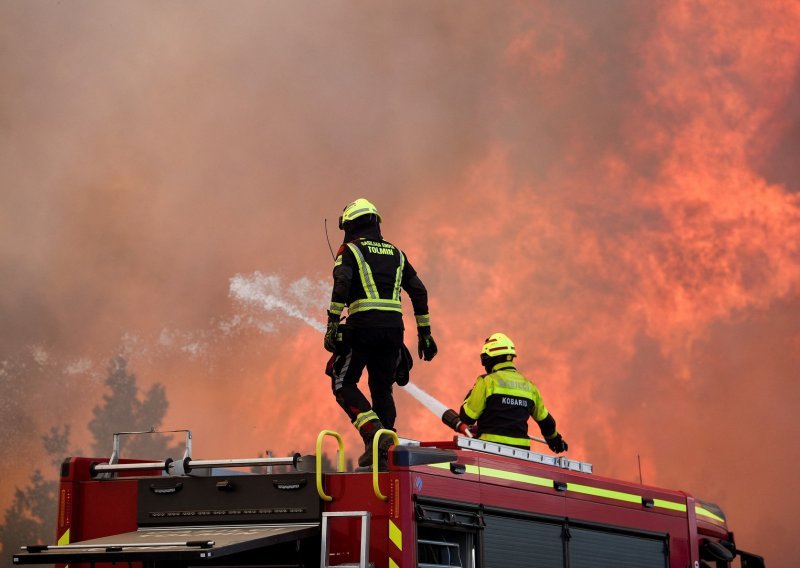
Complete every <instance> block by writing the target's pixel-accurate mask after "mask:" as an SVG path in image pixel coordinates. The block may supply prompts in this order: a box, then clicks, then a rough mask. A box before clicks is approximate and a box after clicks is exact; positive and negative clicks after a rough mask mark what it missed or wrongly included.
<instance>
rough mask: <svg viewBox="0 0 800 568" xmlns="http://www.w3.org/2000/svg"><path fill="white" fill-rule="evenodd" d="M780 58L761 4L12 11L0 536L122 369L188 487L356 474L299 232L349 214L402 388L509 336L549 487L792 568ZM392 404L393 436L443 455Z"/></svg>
mask: <svg viewBox="0 0 800 568" xmlns="http://www.w3.org/2000/svg"><path fill="white" fill-rule="evenodd" d="M798 29H800V7H798V5H797V4H796V3H791V2H783V1H780V0H774V1H764V2H759V3H738V4H737V3H733V4H731V3H728V4H726V5H724V6H720V5H719V4H718V3H715V2H709V1H704V0H681V1H677V2H676V1H672V2H648V3H642V2H634V1H624V0H618V1H613V2H603V3H597V2H588V1H580V0H572V1H568V2H554V1H546V0H541V1H537V2H527V3H515V4H510V3H501V4H496V3H466V4H465V3H463V2H450V1H445V2H437V3H433V4H432V3H428V2H416V1H412V2H408V1H404V2H382V3H377V4H376V3H372V2H361V1H347V2H345V1H339V2H328V3H323V4H320V3H313V2H305V1H300V2H291V3H275V2H271V3H263V2H248V1H244V2H237V3H236V4H235V5H227V4H221V3H216V2H204V1H200V2H197V1H195V2H191V3H189V2H171V3H168V4H165V3H161V2H152V1H143V2H136V3H126V4H119V3H111V4H109V3H106V2H99V1H94V0H83V1H77V2H69V3H61V4H49V3H48V4H45V3H31V2H25V1H22V0H10V1H6V2H4V3H3V4H2V5H0V46H2V49H0V75H1V76H2V77H3V79H2V81H0V133H2V135H1V136H0V278H1V279H2V282H3V286H2V292H0V322H2V325H0V385H2V392H3V397H2V401H0V404H2V408H1V409H0V410H2V411H1V412H0V432H2V434H3V436H4V438H5V439H6V440H7V443H5V444H4V446H3V448H2V449H0V477H2V479H3V482H2V484H1V485H0V506H2V507H6V506H7V505H8V503H10V500H11V499H12V497H13V489H14V486H15V485H21V484H24V483H25V482H26V480H27V478H28V476H29V475H30V471H31V469H32V468H33V467H36V466H38V467H43V468H44V467H46V461H45V460H44V456H43V451H42V450H40V449H39V445H40V444H39V439H40V437H41V435H42V434H44V433H46V432H47V430H48V429H49V427H50V426H53V425H58V424H62V423H69V424H71V425H72V432H73V436H74V438H75V439H74V440H73V444H74V445H75V446H76V448H80V447H83V448H87V447H89V446H90V440H89V438H88V432H86V424H87V423H88V421H89V420H90V419H91V409H92V408H93V406H95V405H97V404H99V403H100V401H101V398H102V394H103V392H104V386H103V380H104V378H105V369H106V366H107V364H108V361H109V360H110V359H111V358H112V357H114V356H115V355H117V354H123V355H125V356H126V357H127V358H128V359H129V365H128V368H129V369H130V370H131V371H132V372H133V373H135V374H136V376H137V378H138V380H139V384H140V388H142V389H146V388H147V387H148V386H149V385H151V384H153V383H161V384H163V385H164V386H165V387H166V392H167V396H168V399H169V401H170V408H169V411H168V415H167V419H166V421H165V427H168V428H191V429H192V430H193V432H194V440H193V443H194V450H195V454H196V455H198V456H202V457H245V456H246V457H252V456H255V455H257V454H258V453H263V452H264V451H265V450H272V451H273V452H275V453H276V454H282V453H288V452H291V451H294V450H298V451H303V452H304V453H305V452H307V451H311V450H312V449H313V441H314V439H315V438H316V434H317V433H318V432H319V430H321V429H323V428H325V429H327V428H331V429H334V430H338V431H340V432H342V433H344V434H346V440H349V443H348V446H349V447H350V448H355V447H357V443H356V440H355V436H354V431H353V429H352V426H350V424H349V423H348V422H347V419H346V417H345V415H344V413H342V412H341V411H340V409H339V408H338V407H337V406H336V404H335V402H334V400H333V397H332V396H331V394H330V385H329V381H328V379H327V378H326V377H325V376H324V374H323V372H322V371H323V369H324V365H325V361H326V359H327V354H326V353H325V352H324V350H323V349H322V338H321V335H320V330H321V329H322V325H323V322H324V318H325V309H326V307H327V302H328V299H329V298H328V294H329V286H330V268H331V259H330V253H329V251H328V245H327V243H326V242H325V238H326V235H325V232H324V231H325V225H324V220H325V219H327V220H328V221H332V220H333V219H335V218H336V217H337V216H338V214H339V212H340V211H341V209H342V207H343V206H344V205H345V204H346V203H348V202H350V201H352V200H353V199H355V198H356V197H361V196H363V197H367V198H369V199H370V200H372V201H373V202H374V203H375V204H376V205H377V207H378V208H379V210H380V212H381V214H382V216H383V219H384V223H383V227H382V229H383V233H384V235H385V237H386V238H387V239H389V240H390V241H392V242H395V243H396V244H397V245H398V246H400V247H401V248H403V249H404V250H405V251H406V252H407V254H408V256H409V259H410V261H411V263H412V264H413V265H414V267H415V268H416V269H417V270H418V272H419V274H420V276H421V277H422V279H423V281H424V282H425V283H426V285H427V286H428V289H429V292H430V297H431V301H430V304H431V316H432V325H433V333H434V336H435V337H436V340H437V343H438V344H439V346H440V354H439V356H438V357H437V358H436V359H435V360H434V361H432V362H431V363H424V362H419V363H417V364H416V365H415V367H414V371H413V375H412V381H413V382H414V383H415V384H416V385H418V386H419V387H420V388H422V389H423V390H424V391H426V392H428V393H430V394H431V395H432V396H433V397H435V398H436V399H437V400H440V401H442V402H444V403H445V404H448V405H450V406H453V407H456V406H458V405H459V404H460V402H461V400H462V399H463V396H464V395H465V394H466V392H467V390H468V389H469V388H470V386H471V384H472V382H473V380H474V378H475V376H476V375H477V374H478V373H479V372H480V371H481V368H480V365H479V363H478V356H477V354H478V353H479V350H480V345H481V343H482V341H483V339H484V338H485V337H487V336H488V335H489V334H490V333H492V332H494V331H504V332H505V333H507V334H508V335H509V336H511V337H512V338H513V339H514V340H515V342H516V343H517V349H518V352H519V353H520V356H519V359H518V362H519V366H520V368H521V370H523V371H524V372H526V373H527V374H529V375H530V376H531V377H532V378H534V379H535V380H536V382H537V383H538V384H539V386H540V389H541V391H542V393H543V396H544V399H545V402H546V404H547V406H548V408H549V409H550V410H551V411H552V413H553V415H554V416H555V417H556V419H557V421H558V424H559V430H560V431H561V432H563V434H564V436H565V438H566V439H567V440H568V441H569V444H570V455H571V457H574V458H575V459H583V460H587V461H590V462H593V463H594V465H595V471H597V472H598V473H600V474H601V475H607V476H618V477H621V478H623V479H627V480H631V481H635V480H638V468H637V455H639V456H641V459H642V467H643V477H644V481H645V483H646V484H652V485H665V486H669V487H675V488H680V489H684V490H686V491H688V492H690V493H692V494H694V495H696V496H698V497H700V498H702V499H705V500H710V501H715V502H718V503H719V504H720V505H721V506H722V507H723V509H724V510H725V512H726V513H727V515H728V518H729V521H730V525H731V527H732V528H733V530H734V531H735V532H736V538H737V541H738V542H739V544H740V545H741V546H742V547H744V548H750V549H753V550H755V551H758V552H762V553H763V554H764V555H765V556H766V558H767V562H768V563H769V565H770V566H776V565H777V566H781V565H788V563H789V560H788V559H789V558H791V554H792V552H791V551H792V539H793V534H791V530H790V529H791V527H792V526H793V523H792V522H791V519H793V512H794V510H795V509H796V508H797V507H798V506H800V501H798V496H797V495H796V493H797V492H796V491H795V492H792V491H788V492H787V488H791V487H793V486H794V485H795V484H796V481H795V479H794V475H793V471H794V470H795V469H796V466H797V465H798V464H800V446H798V444H797V443H795V442H794V441H795V440H797V438H798V434H800V429H799V428H798V426H797V423H796V421H795V420H793V416H792V414H791V413H793V412H794V410H795V409H796V408H797V407H798V404H800V386H798V385H799V384H800V383H798V381H797V378H798V371H797V370H798V369H800V245H798V243H800V170H798V165H797V164H798V161H797V159H796V156H797V155H799V154H800V136H799V135H798V132H800V115H798V110H797V109H798V104H797V102H798V99H799V98H800V73H798V71H799V70H800V57H799V56H798V54H799V53H800V33H798V31H797V30H798ZM327 224H328V226H329V227H330V230H329V235H330V238H331V241H332V244H333V246H334V248H335V247H336V246H338V244H339V243H340V242H341V236H342V235H341V233H340V232H339V231H338V230H337V229H335V225H336V224H335V222H328V223H327ZM406 304H408V302H406ZM408 307H409V306H406V308H408ZM406 322H407V325H409V326H411V325H413V324H412V322H413V319H411V318H410V317H407V318H406ZM413 335H414V334H413V328H411V329H409V330H408V331H407V341H408V342H409V344H411V343H413V341H414V337H413ZM397 391H398V392H397V396H396V399H397V401H398V405H399V419H398V428H399V430H400V432H399V433H400V435H402V436H404V437H409V438H423V439H437V438H446V437H448V436H449V435H450V434H449V433H448V432H447V431H446V430H445V427H444V426H443V425H441V424H440V422H439V420H438V419H437V418H436V417H435V416H433V414H432V413H431V412H429V411H428V410H427V409H426V408H424V407H423V406H422V405H421V404H419V403H418V402H417V401H416V400H415V399H413V397H411V396H408V394H407V393H405V392H403V391H402V389H397ZM533 433H534V434H535V433H536V432H533ZM787 441H788V442H789V443H786V442H787ZM109 444H110V441H109ZM353 451H355V450H353ZM234 454H236V455H234ZM775 463H777V464H783V465H782V466H773V465H771V464H775ZM39 464H41V465H39Z"/></svg>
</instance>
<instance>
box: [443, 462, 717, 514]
mask: <svg viewBox="0 0 800 568" xmlns="http://www.w3.org/2000/svg"><path fill="white" fill-rule="evenodd" d="M430 466H431V467H436V468H440V469H448V470H449V469H450V464H449V463H437V464H430ZM466 467H467V473H474V474H478V475H480V476H482V477H494V478H496V479H504V480H507V481H518V482H520V483H527V484H529V485H539V486H541V487H549V488H551V489H552V488H553V481H554V480H553V479H550V478H547V477H537V476H535V475H527V474H523V473H515V472H512V471H505V470H502V469H494V468H488V467H476V466H471V465H468V466H466ZM566 485H567V491H573V492H575V493H582V494H584V495H592V496H594V497H603V498H605V499H613V500H616V501H625V502H626V503H637V504H639V505H641V504H642V496H641V495H636V494H634V493H624V492H622V491H614V490H613V489H601V488H599V487H592V486H591V485H581V484H580V483H567V484H566ZM653 505H654V506H655V507H660V508H662V509H669V510H671V511H679V512H681V513H685V512H686V504H685V503H677V502H675V501H666V500H664V499H653ZM695 511H697V513H698V514H701V515H704V516H708V517H710V518H712V519H715V520H717V521H719V522H721V523H724V522H725V521H724V520H723V519H721V518H720V517H718V516H717V515H715V514H714V513H712V512H710V511H707V510H706V509H704V508H703V507H701V506H700V505H695Z"/></svg>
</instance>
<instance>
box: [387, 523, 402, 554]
mask: <svg viewBox="0 0 800 568" xmlns="http://www.w3.org/2000/svg"><path fill="white" fill-rule="evenodd" d="M389 540H391V541H392V544H394V545H395V546H396V547H397V548H398V550H403V533H402V531H400V528H399V527H398V526H397V525H396V524H394V521H392V520H391V519H389Z"/></svg>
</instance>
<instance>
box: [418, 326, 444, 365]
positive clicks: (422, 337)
mask: <svg viewBox="0 0 800 568" xmlns="http://www.w3.org/2000/svg"><path fill="white" fill-rule="evenodd" d="M417 338H418V341H417V354H418V355H419V358H420V359H423V360H425V361H430V360H431V359H433V358H434V357H436V354H437V353H438V352H439V349H438V348H437V347H436V342H435V341H434V340H433V337H431V334H430V332H428V333H422V332H419V334H418V336H417Z"/></svg>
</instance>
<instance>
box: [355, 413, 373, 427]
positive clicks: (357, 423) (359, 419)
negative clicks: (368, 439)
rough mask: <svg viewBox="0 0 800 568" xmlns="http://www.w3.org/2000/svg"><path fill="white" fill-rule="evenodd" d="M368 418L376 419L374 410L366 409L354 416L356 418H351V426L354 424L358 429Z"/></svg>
mask: <svg viewBox="0 0 800 568" xmlns="http://www.w3.org/2000/svg"><path fill="white" fill-rule="evenodd" d="M370 420H378V415H377V414H375V411H374V410H368V411H366V412H362V413H361V414H359V415H358V416H356V419H355V420H353V426H355V427H356V428H358V429H361V427H362V426H363V425H364V424H366V423H367V422H369V421H370Z"/></svg>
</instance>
